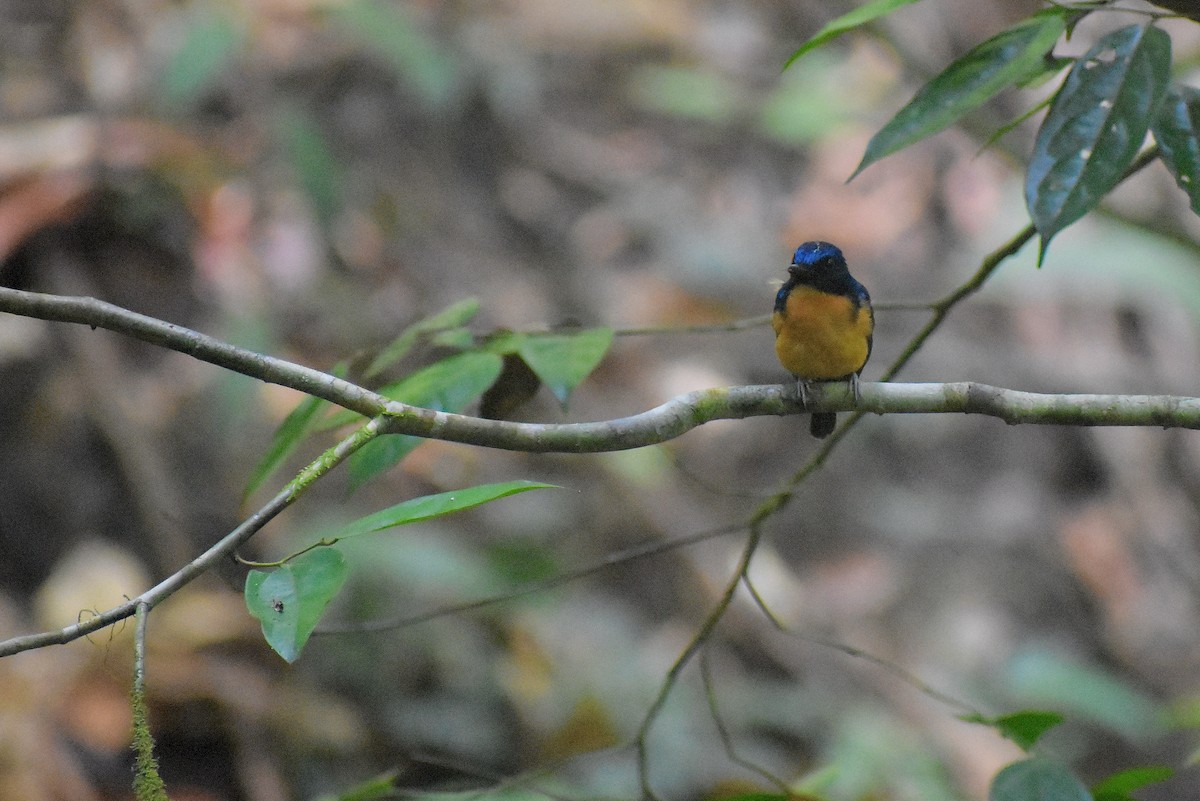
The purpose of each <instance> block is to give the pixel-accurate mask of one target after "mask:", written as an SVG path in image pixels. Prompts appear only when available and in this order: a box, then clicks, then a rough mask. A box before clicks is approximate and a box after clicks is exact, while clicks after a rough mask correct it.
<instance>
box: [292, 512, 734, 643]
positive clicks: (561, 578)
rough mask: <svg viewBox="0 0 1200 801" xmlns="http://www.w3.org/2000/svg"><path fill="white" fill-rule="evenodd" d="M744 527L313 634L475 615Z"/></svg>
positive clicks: (635, 550) (655, 544)
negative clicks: (475, 596) (474, 596)
mask: <svg viewBox="0 0 1200 801" xmlns="http://www.w3.org/2000/svg"><path fill="white" fill-rule="evenodd" d="M744 528H745V526H743V525H742V524H740V523H738V524H736V525H732V526H723V527H721V528H717V529H712V530H710V531H703V532H700V533H699V534H690V535H688V536H686V537H678V538H675V539H671V540H666V541H665V542H650V543H646V544H644V545H637V546H634V547H633V548H626V549H625V550H622V551H617V552H616V553H612V554H609V555H608V556H605V557H604V558H603V559H601V560H600V561H598V562H594V563H592V564H590V565H586V566H585V567H581V568H577V569H575V570H570V571H567V572H565V573H559V574H558V575H555V576H550V577H549V578H545V579H541V580H539V581H531V582H530V583H528V584H525V585H524V586H521V587H517V588H516V589H514V590H511V591H509V592H506V593H501V594H499V595H492V596H489V597H487V598H480V599H479V600H477V601H467V602H466V603H460V604H451V605H449V606H441V607H438V608H437V609H431V610H429V611H428V612H421V613H419V614H415V615H405V616H401V617H395V618H388V619H384V620H366V621H360V622H349V623H328V624H322V625H321V626H319V627H318V628H317V629H316V630H315V631H313V634H314V635H317V634H356V633H364V632H377V631H394V630H396V629H402V628H407V627H409V626H416V625H418V624H420V623H426V622H428V621H430V620H435V619H437V618H441V617H449V616H451V615H461V614H464V613H466V612H474V611H475V610H477V609H482V608H484V607H488V606H492V605H494V604H502V603H507V602H509V601H515V600H517V599H518V598H524V597H525V596H527V595H533V594H534V593H539V592H545V591H546V590H550V589H553V588H555V587H561V586H562V585H564V584H569V583H570V582H573V581H578V580H579V579H581V578H586V577H587V576H590V575H592V574H594V573H599V572H600V571H602V570H608V569H609V568H612V567H616V566H618V565H623V564H627V563H629V562H632V561H635V560H637V559H645V558H646V557H649V556H659V555H660V554H664V553H668V552H670V551H674V550H676V549H679V548H685V547H687V546H689V545H695V544H696V543H698V542H704V541H706V540H711V539H715V538H717V537H724V536H728V535H729V534H734V533H736V532H738V531H741V530H743V529H744Z"/></svg>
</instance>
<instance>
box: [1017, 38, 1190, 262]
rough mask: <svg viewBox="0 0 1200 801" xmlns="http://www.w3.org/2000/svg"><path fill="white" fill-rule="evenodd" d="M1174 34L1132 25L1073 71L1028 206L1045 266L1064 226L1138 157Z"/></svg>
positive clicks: (1042, 140)
mask: <svg viewBox="0 0 1200 801" xmlns="http://www.w3.org/2000/svg"><path fill="white" fill-rule="evenodd" d="M1170 67H1171V38H1170V37H1169V36H1168V35H1167V34H1166V33H1164V32H1163V31H1162V30H1160V29H1158V28H1156V27H1154V26H1153V25H1145V26H1139V25H1131V26H1129V27H1126V28H1121V29H1120V30H1117V31H1113V32H1112V33H1110V34H1108V35H1107V36H1105V37H1104V38H1102V39H1101V40H1100V41H1099V42H1097V43H1096V45H1095V46H1094V47H1093V48H1092V49H1091V50H1089V51H1088V52H1087V53H1086V54H1085V55H1084V56H1083V57H1082V58H1080V59H1079V61H1077V62H1076V63H1075V66H1074V67H1072V68H1071V71H1070V72H1069V73H1068V74H1067V79H1066V81H1065V82H1064V83H1063V85H1062V88H1061V89H1059V91H1058V94H1057V95H1056V96H1055V98H1054V103H1053V104H1051V106H1050V111H1049V113H1047V114H1046V119H1045V120H1044V121H1043V122H1042V127H1041V129H1040V130H1039V131H1038V136H1037V141H1036V142H1035V144H1034V152H1033V157H1032V158H1031V159H1030V162H1029V171H1028V173H1027V175H1026V179H1025V203H1026V205H1027V206H1028V207H1029V215H1030V217H1032V219H1033V223H1034V225H1035V226H1036V227H1037V230H1038V233H1039V234H1040V235H1041V239H1042V246H1041V252H1040V253H1039V256H1038V261H1039V263H1040V262H1041V259H1042V257H1043V256H1044V255H1045V250H1046V246H1047V245H1048V244H1049V243H1050V240H1051V238H1053V237H1054V235H1055V234H1057V233H1058V232H1059V231H1061V230H1062V229H1064V228H1066V227H1067V226H1068V225H1070V224H1071V223H1073V222H1075V221H1076V220H1078V219H1079V218H1080V217H1082V216H1083V215H1084V214H1086V213H1087V212H1088V211H1090V210H1091V209H1093V208H1095V206H1096V204H1098V203H1099V202H1100V199H1101V198H1102V197H1104V195H1105V194H1107V193H1108V191H1109V190H1110V189H1112V188H1113V187H1114V186H1116V184H1117V182H1118V181H1120V180H1121V175H1122V174H1123V173H1124V172H1125V169H1126V168H1127V167H1128V166H1129V165H1130V163H1131V162H1132V161H1133V159H1134V156H1136V155H1137V152H1138V149H1139V148H1140V147H1141V145H1142V142H1143V140H1144V139H1145V138H1146V130H1147V129H1148V127H1149V123H1150V120H1151V119H1152V118H1153V116H1154V114H1155V112H1156V111H1157V110H1158V107H1159V104H1160V103H1161V101H1162V98H1163V95H1164V93H1165V91H1166V87H1167V81H1168V79H1169V77H1170V76H1169V73H1170Z"/></svg>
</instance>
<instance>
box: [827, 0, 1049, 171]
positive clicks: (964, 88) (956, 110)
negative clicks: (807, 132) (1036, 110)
mask: <svg viewBox="0 0 1200 801" xmlns="http://www.w3.org/2000/svg"><path fill="white" fill-rule="evenodd" d="M1067 13H1068V12H1067V11H1066V10H1064V9H1061V8H1057V7H1056V8H1049V9H1046V10H1044V11H1040V12H1038V13H1037V14H1034V15H1033V16H1032V17H1029V18H1028V19H1026V20H1023V21H1022V22H1020V23H1018V24H1016V25H1014V26H1013V27H1011V28H1009V29H1008V30H1006V31H1004V32H1002V33H999V34H997V35H996V36H993V37H992V38H991V39H988V40H987V41H986V42H983V43H982V44H979V45H977V46H975V47H974V48H972V49H971V51H970V52H968V53H967V54H966V55H965V56H963V57H962V58H960V59H958V60H956V61H955V62H954V63H953V64H951V65H950V66H949V67H947V68H946V69H945V70H944V71H943V72H942V73H941V74H940V75H938V76H937V77H935V78H934V79H933V80H931V81H930V82H929V83H927V84H925V86H924V87H922V88H921V90H920V91H919V92H917V94H916V96H915V97H914V98H913V99H912V100H910V101H909V102H908V105H906V106H905V107H904V108H902V109H900V111H899V113H897V114H896V116H895V117H893V118H892V119H891V121H890V122H888V124H887V125H885V126H883V128H882V129H881V130H880V131H879V133H877V134H875V136H874V137H873V138H872V139H871V142H870V143H869V144H868V145H867V152H866V153H865V154H864V155H863V158H862V162H861V163H860V164H859V165H858V167H857V169H855V170H854V174H853V175H851V176H850V178H851V179H853V178H854V176H855V175H858V174H859V173H860V172H862V171H863V170H864V169H866V167H867V166H868V165H870V164H873V163H874V162H876V161H878V160H879V159H881V158H883V157H884V156H887V155H890V154H892V153H895V152H896V151H897V150H900V149H902V148H905V147H908V146H909V145H911V144H912V143H913V142H916V141H919V140H921V139H924V138H925V137H927V136H930V135H932V134H935V133H937V132H938V131H940V130H942V129H943V128H946V127H947V126H949V125H951V124H953V123H954V122H955V121H957V120H958V119H959V118H960V117H962V116H963V115H964V114H966V113H967V112H969V111H972V110H973V109H975V108H978V107H979V106H981V105H983V103H985V102H987V101H988V100H990V99H991V98H992V97H993V96H994V95H995V94H996V93H997V92H999V91H1000V90H1001V89H1005V88H1007V87H1009V86H1012V85H1013V84H1017V83H1020V82H1022V81H1025V80H1027V79H1030V78H1032V77H1034V76H1036V75H1041V74H1042V73H1043V72H1044V71H1045V68H1046V61H1045V55H1046V53H1048V52H1049V51H1050V50H1051V48H1053V47H1054V43H1055V42H1057V41H1058V39H1059V37H1060V36H1062V34H1063V31H1065V30H1066V28H1067Z"/></svg>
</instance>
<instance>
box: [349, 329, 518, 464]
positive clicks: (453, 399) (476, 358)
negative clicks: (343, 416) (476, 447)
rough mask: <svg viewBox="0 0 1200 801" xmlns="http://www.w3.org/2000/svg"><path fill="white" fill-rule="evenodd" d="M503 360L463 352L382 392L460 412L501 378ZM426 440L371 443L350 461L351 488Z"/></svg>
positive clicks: (398, 438) (387, 438) (395, 439)
mask: <svg viewBox="0 0 1200 801" xmlns="http://www.w3.org/2000/svg"><path fill="white" fill-rule="evenodd" d="M501 367H502V360H501V358H500V357H499V356H497V355H496V354H494V353H478V352H471V353H460V354H458V355H456V356H451V357H449V358H447V359H442V360H441V361H440V362H436V363H434V364H431V365H430V366H428V367H426V368H425V369H423V370H418V371H417V372H415V373H413V374H412V375H410V376H408V377H407V378H405V379H403V380H402V381H398V382H396V383H395V384H390V385H388V386H386V387H383V388H382V389H380V390H379V391H380V393H381V394H383V395H386V396H387V397H389V398H391V399H393V400H398V401H400V402H402V403H408V404H411V405H413V406H421V407H423V408H426V409H436V410H437V411H441V412H455V413H458V412H461V411H462V410H463V409H465V408H466V407H467V406H468V405H469V404H470V403H471V402H473V401H474V400H475V399H476V398H478V397H479V396H480V395H482V394H483V393H484V391H485V390H487V388H488V387H490V386H491V385H492V383H493V382H494V381H495V380H496V377H497V376H498V375H500V369H501ZM423 441H424V440H422V439H421V438H420V437H410V436H401V435H390V436H383V437H377V438H375V439H373V440H372V441H370V442H368V443H367V444H366V445H364V446H363V447H362V448H360V449H359V450H358V451H356V452H355V453H354V455H353V456H351V457H350V458H349V459H348V460H347V465H346V469H347V470H348V471H349V476H350V486H351V488H357V487H361V486H362V485H363V484H364V483H366V482H367V481H369V480H370V479H372V478H374V477H375V476H377V475H379V474H380V473H382V472H384V471H386V470H388V469H389V468H391V467H392V466H393V465H395V464H396V463H397V462H399V461H400V460H401V459H403V458H404V457H405V456H407V455H408V454H409V453H410V452H412V450H413V448H415V447H417V446H418V445H420V444H421V443H422V442H423Z"/></svg>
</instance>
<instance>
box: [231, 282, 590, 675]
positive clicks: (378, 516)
mask: <svg viewBox="0 0 1200 801" xmlns="http://www.w3.org/2000/svg"><path fill="white" fill-rule="evenodd" d="M478 310H479V303H478V301H476V300H474V299H470V300H465V301H461V302H459V303H456V304H454V305H452V306H450V307H448V308H446V309H444V310H442V311H441V312H438V313H437V314H434V315H432V316H430V317H428V318H425V319H423V320H420V321H418V322H416V323H413V324H412V325H410V326H408V327H407V328H406V329H405V330H404V331H402V332H401V333H400V334H399V335H398V336H397V337H396V338H395V339H393V340H392V341H391V342H390V343H389V344H388V345H387V346H385V347H384V348H382V349H381V350H380V351H379V353H378V354H377V355H376V356H375V357H374V358H373V359H371V360H370V362H369V363H368V364H367V366H366V367H365V368H364V369H363V370H362V375H361V380H362V381H363V382H365V383H370V382H372V381H373V380H377V379H379V377H380V376H382V375H384V374H386V373H387V372H388V371H389V370H391V369H392V368H394V367H395V365H397V364H398V363H400V362H401V361H402V360H403V359H405V358H406V357H407V356H409V354H410V353H411V352H412V351H413V350H414V348H416V347H417V346H418V345H419V344H422V343H428V344H431V345H433V346H436V347H437V348H440V349H441V351H442V352H443V353H444V352H446V351H449V354H448V355H444V356H442V357H441V358H439V359H438V360H437V361H435V362H433V363H432V364H429V365H426V366H425V367H422V368H420V369H418V370H415V371H413V372H411V373H409V374H408V375H405V376H403V377H402V378H400V379H398V380H396V381H392V382H389V383H385V384H383V385H382V386H379V387H378V390H377V391H378V392H379V393H380V394H381V395H384V396H385V397H387V398H390V399H392V400H396V401H400V402H402V403H406V404H410V405H412V406H420V407H423V408H426V409H434V410H437V411H443V412H455V413H457V412H462V411H463V410H464V409H466V408H467V407H468V406H469V405H470V404H472V403H475V402H476V401H479V400H480V399H481V398H483V397H485V396H486V395H487V394H488V393H491V394H492V395H493V396H495V395H497V394H499V395H501V396H504V395H507V394H511V393H512V390H511V389H510V388H509V387H508V386H506V384H505V381H506V376H511V374H512V368H511V365H514V364H519V365H520V366H521V368H522V371H523V374H527V375H528V376H531V377H532V381H529V380H526V381H525V382H524V385H523V388H522V390H521V391H522V392H523V393H524V394H525V395H528V394H531V393H532V391H534V390H536V389H537V388H538V387H539V386H540V385H542V384H544V385H545V386H547V387H548V388H549V389H550V391H551V392H552V393H553V394H554V396H555V397H556V398H558V400H559V402H560V403H562V404H563V405H564V406H565V405H566V403H567V400H568V399H569V397H570V393H571V390H572V389H574V388H575V387H576V386H577V385H578V384H579V383H580V382H582V381H583V380H584V379H585V378H586V377H587V376H588V375H589V374H590V373H591V372H592V370H594V369H595V367H596V365H597V364H599V363H600V360H601V359H603V358H604V355H605V353H607V352H608V348H609V345H610V344H611V343H612V337H613V333H612V330H611V329H608V328H596V329H589V330H580V331H572V332H569V333H546V334H540V333H516V332H507V331H506V332H501V333H499V334H496V335H492V336H488V337H482V338H481V337H477V336H476V335H474V334H473V333H472V332H471V331H470V330H468V329H467V328H466V325H467V323H469V322H470V321H471V319H472V318H473V317H474V315H475V313H476V312H477V311H478ZM350 369H351V368H350V365H349V363H345V362H344V363H342V364H339V365H337V366H336V367H335V368H334V370H333V373H334V374H335V375H338V376H343V375H346V374H347V373H348V372H349V370H350ZM509 380H511V379H509ZM519 400H520V399H518V401H517V402H519ZM510 405H511V402H510ZM364 422H365V420H364V418H363V417H362V415H359V414H357V413H355V412H352V411H348V410H345V409H335V408H334V407H333V406H332V404H330V403H328V402H327V401H324V400H321V399H319V398H314V397H308V398H305V399H304V400H303V401H301V402H300V403H299V404H298V405H297V406H296V408H295V409H293V410H292V412H291V413H290V414H289V415H288V416H287V417H286V418H285V419H284V421H283V423H282V424H280V426H279V428H278V429H277V430H276V432H275V435H274V437H273V439H272V442H271V444H270V446H269V447H268V449H267V452H266V454H265V456H264V457H263V459H262V461H261V462H260V463H259V464H258V465H257V466H256V467H255V469H254V470H253V471H252V473H251V477H250V480H249V482H248V484H247V487H246V490H245V494H246V496H249V495H250V494H252V493H253V492H254V491H255V490H257V489H258V488H259V487H260V486H261V485H262V484H263V483H264V482H265V481H266V480H267V478H269V477H270V476H271V475H273V474H274V473H275V472H276V471H277V470H278V469H279V468H280V467H281V466H282V465H283V464H284V462H285V461H286V460H287V458H288V457H289V456H290V455H291V454H292V453H293V452H295V451H296V450H297V449H298V448H299V447H300V446H301V445H302V444H304V443H305V442H307V441H308V440H310V439H311V438H312V437H313V436H315V435H317V434H320V433H322V432H326V431H330V430H333V429H339V428H344V427H346V426H350V425H361V424H362V423H364ZM362 441H363V444H362V445H361V447H359V448H358V449H357V450H356V451H355V452H354V453H353V454H351V456H350V457H349V459H348V463H347V469H348V472H349V478H350V484H351V487H359V486H361V485H362V484H365V483H366V482H368V481H371V480H372V479H375V478H377V477H379V476H380V475H382V474H383V473H384V472H386V471H387V470H388V469H390V468H391V467H393V466H394V465H396V464H397V463H398V462H399V461H400V460H401V459H403V458H404V457H405V456H407V455H408V454H409V453H411V452H412V450H413V449H414V448H416V447H417V446H418V445H420V444H421V442H422V440H421V439H420V438H419V437H413V436H404V435H383V436H380V437H364V438H363V440H362ZM552 486H553V485H551V484H541V483H537V482H532V481H508V482H503V483H499V484H486V485H481V486H476V487H468V488H465V489H461V490H455V491H451V492H443V493H438V494H434V495H427V496H423V497H419V498H412V499H409V500H407V501H404V502H402V503H399V504H396V505H394V506H391V507H389V508H387V509H383V510H380V511H378V512H375V513H372V514H370V515H367V516H365V517H362V518H360V519H358V520H355V521H353V522H351V523H349V524H347V525H346V526H344V527H343V528H341V529H340V530H339V531H337V532H336V533H334V534H333V535H331V536H329V537H326V538H324V539H322V540H321V541H319V542H317V543H315V544H313V545H311V546H309V547H308V548H305V549H304V550H302V551H300V552H298V553H296V554H293V555H292V556H290V557H287V558H285V559H283V560H280V561H279V562H277V563H274V564H272V565H260V567H270V568H272V569H270V570H252V571H250V573H249V575H248V576H247V578H246V586H245V600H246V607H247V609H248V610H249V611H250V614H251V615H253V616H254V617H255V618H256V619H257V620H258V621H259V622H260V623H261V624H262V630H263V635H264V637H265V638H266V640H267V643H268V644H269V645H270V646H271V648H272V649H274V651H275V652H276V653H278V654H279V655H280V656H281V657H283V658H284V659H286V660H287V661H288V662H292V661H295V660H296V659H297V658H298V657H299V656H300V651H301V649H303V647H304V645H305V643H307V642H308V639H309V637H310V636H311V635H312V633H313V631H314V630H315V629H316V626H317V623H318V622H319V621H320V619H321V616H322V615H323V614H324V612H325V609H326V607H327V606H328V605H329V603H330V602H331V601H332V600H333V599H334V598H335V597H336V596H337V594H338V592H339V591H340V590H341V588H342V586H343V584H344V583H345V582H346V579H347V577H348V573H349V568H348V567H347V565H346V562H345V559H344V558H343V557H342V554H341V553H340V552H339V551H338V550H337V549H336V548H335V547H333V546H334V545H335V544H336V543H337V542H338V541H340V540H342V539H345V538H347V537H353V536H359V535H362V534H370V533H375V532H379V531H384V530H387V529H391V528H395V527H397V526H403V525H407V524H410V523H416V522H420V521H423V520H430V519H432V518H435V517H440V516H442V515H447V514H451V513H454V512H458V511H462V510H464V509H469V508H472V507H475V506H479V505H480V504H484V503H488V502H491V501H494V500H498V499H500V498H504V497H507V496H509V495H513V494H516V493H520V492H527V491H528V490H532V489H546V488H550V487H552Z"/></svg>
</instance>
